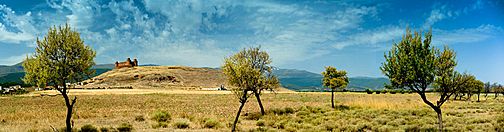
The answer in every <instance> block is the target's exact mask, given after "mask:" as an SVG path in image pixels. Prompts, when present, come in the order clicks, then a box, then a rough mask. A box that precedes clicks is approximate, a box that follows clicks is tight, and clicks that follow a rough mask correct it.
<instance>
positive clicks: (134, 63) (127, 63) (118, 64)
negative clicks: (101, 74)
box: [115, 58, 138, 69]
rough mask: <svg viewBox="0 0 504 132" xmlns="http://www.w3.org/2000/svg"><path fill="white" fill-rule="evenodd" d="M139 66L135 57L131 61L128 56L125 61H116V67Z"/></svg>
mask: <svg viewBox="0 0 504 132" xmlns="http://www.w3.org/2000/svg"><path fill="white" fill-rule="evenodd" d="M135 66H138V60H137V59H133V61H131V59H130V58H128V59H127V60H126V61H125V62H117V61H116V62H115V69H119V68H123V67H135Z"/></svg>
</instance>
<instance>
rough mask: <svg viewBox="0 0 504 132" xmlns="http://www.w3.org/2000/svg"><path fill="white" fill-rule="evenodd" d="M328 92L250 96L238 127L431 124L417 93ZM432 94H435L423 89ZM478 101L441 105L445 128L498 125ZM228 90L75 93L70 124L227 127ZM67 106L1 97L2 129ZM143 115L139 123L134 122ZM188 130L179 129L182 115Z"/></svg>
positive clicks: (503, 103)
mask: <svg viewBox="0 0 504 132" xmlns="http://www.w3.org/2000/svg"><path fill="white" fill-rule="evenodd" d="M330 97H331V96H330V93H277V94H273V93H267V94H263V95H262V100H263V103H264V106H265V108H266V110H267V111H269V112H268V114H267V115H265V116H262V117H261V116H258V112H259V107H258V105H257V102H256V100H255V98H254V97H251V98H250V99H249V101H248V102H247V104H246V105H245V108H244V110H243V111H242V116H241V117H240V124H238V126H239V128H240V129H241V130H243V131H359V130H362V131H405V130H419V131H429V130H434V129H436V127H437V126H436V122H437V120H436V117H435V112H434V111H432V110H431V109H430V108H429V107H427V106H426V105H425V104H424V103H423V102H421V101H420V98H419V96H418V95H417V94H379V95H376V94H372V95H369V94H365V93H336V95H335V101H336V102H337V104H338V105H339V106H338V108H337V109H331V108H330V106H329V105H330ZM429 97H430V98H431V99H432V100H434V99H435V94H429ZM481 100H482V101H481V102H476V101H475V99H473V101H449V102H447V103H446V104H445V105H444V106H443V119H444V122H445V126H446V129H447V130H452V131H498V130H502V126H499V125H500V124H504V117H503V115H504V98H503V97H499V98H497V99H493V96H489V97H488V99H485V98H484V97H482V99H481ZM238 107H239V102H238V99H237V98H236V97H235V95H233V94H229V93H222V92H220V93H219V92H216V93H212V91H205V93H197V94H191V93H190V92H187V93H175V94H169V93H147V94H113V93H111V94H101V95H86V94H82V95H77V104H76V106H75V111H76V112H75V114H74V117H73V120H74V123H75V127H76V128H80V127H82V126H83V125H86V124H92V125H93V126H95V127H97V128H111V127H117V126H118V125H120V124H121V123H129V124H131V125H132V126H133V129H134V131H229V129H230V127H229V124H230V123H232V121H233V119H234V117H235V115H236V112H237V109H238ZM156 111H166V112H168V113H170V114H171V116H172V120H171V121H168V123H167V124H168V125H167V126H166V128H163V127H156V124H158V123H157V122H156V121H154V120H151V117H152V116H153V113H155V112H156ZM65 112H66V108H65V106H64V101H63V98H62V97H60V96H42V97H41V96H4V97H0V131H5V132H10V131H50V130H51V127H54V128H61V127H64V118H65ZM137 118H143V119H145V121H141V120H137ZM183 118H184V120H186V121H188V124H189V128H185V129H177V128H175V127H174V126H175V125H174V124H175V123H176V122H177V121H178V120H180V119H183ZM209 118H210V119H215V120H217V121H218V122H219V123H218V127H217V128H205V125H204V123H203V122H204V120H206V119H209Z"/></svg>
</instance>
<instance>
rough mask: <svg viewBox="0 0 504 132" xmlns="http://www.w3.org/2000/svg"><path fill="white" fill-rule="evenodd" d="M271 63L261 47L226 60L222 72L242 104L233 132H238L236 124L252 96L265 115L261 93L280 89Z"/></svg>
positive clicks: (241, 52)
mask: <svg viewBox="0 0 504 132" xmlns="http://www.w3.org/2000/svg"><path fill="white" fill-rule="evenodd" d="M270 63H271V60H270V59H269V55H268V53H266V52H264V51H260V48H259V47H258V48H249V49H244V50H242V51H240V52H239V53H237V54H235V55H233V56H231V57H229V58H226V59H225V60H224V65H223V66H222V71H223V72H224V74H225V75H226V77H227V80H228V82H229V84H231V85H232V86H233V87H230V90H231V91H232V92H233V93H234V94H235V95H236V96H237V97H238V99H239V102H240V108H239V109H238V113H237V114H236V118H235V121H234V123H233V127H232V131H236V124H237V123H238V119H239V117H240V113H241V110H242V108H243V106H244V105H245V103H246V102H247V100H248V98H249V97H250V96H251V95H255V96H256V98H257V101H258V102H259V105H260V107H261V112H262V114H264V109H263V107H262V104H261V102H260V98H259V95H260V93H261V91H262V90H274V89H275V88H277V87H279V81H278V79H277V78H276V76H274V75H273V74H272V70H273V67H272V66H270Z"/></svg>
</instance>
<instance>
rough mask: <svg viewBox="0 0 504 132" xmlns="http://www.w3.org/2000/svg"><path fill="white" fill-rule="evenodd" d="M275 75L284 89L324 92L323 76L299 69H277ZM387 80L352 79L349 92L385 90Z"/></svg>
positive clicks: (371, 78)
mask: <svg viewBox="0 0 504 132" xmlns="http://www.w3.org/2000/svg"><path fill="white" fill-rule="evenodd" d="M273 74H275V75H277V76H278V79H279V80H280V83H281V85H282V86H283V87H285V88H288V89H291V90H295V91H323V90H324V88H323V87H322V75H321V74H316V73H312V72H309V71H305V70H298V69H277V70H274V71H273ZM388 83H389V80H388V79H387V78H383V77H379V78H373V77H350V78H349V84H348V86H347V88H346V89H347V90H352V91H364V90H366V89H372V90H378V89H383V88H384V85H385V84H388Z"/></svg>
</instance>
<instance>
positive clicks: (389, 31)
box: [333, 26, 405, 49]
mask: <svg viewBox="0 0 504 132" xmlns="http://www.w3.org/2000/svg"><path fill="white" fill-rule="evenodd" d="M404 31H405V29H404V28H402V27H397V26H384V27H380V28H377V29H372V30H368V31H364V32H360V33H356V34H352V35H348V36H346V37H342V39H340V40H338V41H336V43H335V44H334V45H333V47H334V48H337V49H343V48H345V47H347V46H351V45H365V46H370V47H380V46H383V45H384V44H387V45H389V44H392V43H393V41H394V40H396V41H399V40H400V38H401V36H402V35H403V34H404Z"/></svg>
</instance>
